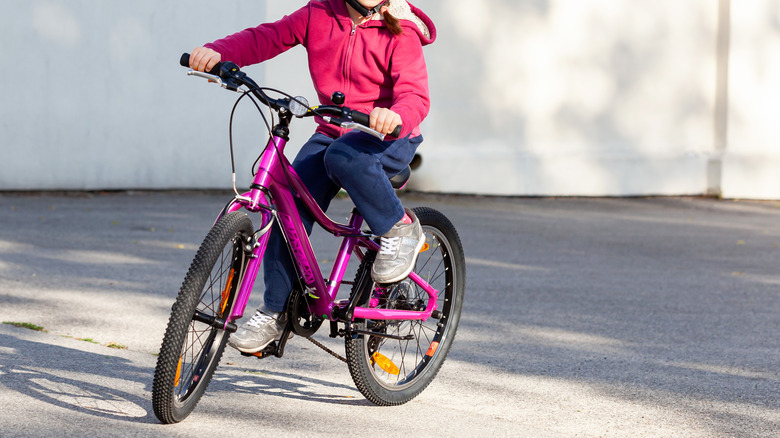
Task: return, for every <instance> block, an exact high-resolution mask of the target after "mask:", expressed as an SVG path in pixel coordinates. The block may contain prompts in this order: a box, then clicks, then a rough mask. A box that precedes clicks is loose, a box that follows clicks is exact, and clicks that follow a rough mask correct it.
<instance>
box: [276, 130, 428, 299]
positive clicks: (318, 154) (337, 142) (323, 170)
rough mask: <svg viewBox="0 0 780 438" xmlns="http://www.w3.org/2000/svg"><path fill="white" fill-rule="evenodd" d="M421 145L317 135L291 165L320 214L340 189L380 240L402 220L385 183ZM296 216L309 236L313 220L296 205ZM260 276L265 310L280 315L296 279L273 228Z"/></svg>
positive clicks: (395, 199) (400, 208)
mask: <svg viewBox="0 0 780 438" xmlns="http://www.w3.org/2000/svg"><path fill="white" fill-rule="evenodd" d="M422 140H423V139H422V136H418V137H414V138H409V137H406V138H401V139H398V140H389V141H382V140H379V139H378V138H376V137H373V136H371V135H368V134H365V133H362V132H359V131H351V132H348V133H347V134H344V135H343V136H341V137H339V138H337V139H332V138H330V137H328V136H326V135H324V134H320V133H316V134H314V135H313V136H312V137H311V138H310V139H309V141H308V142H306V144H304V145H303V147H302V148H301V150H300V152H298V155H297V156H296V157H295V160H294V161H293V163H292V165H293V168H294V169H295V171H296V172H297V173H298V175H299V176H300V177H301V180H303V183H304V184H305V185H306V187H307V188H308V189H309V192H311V194H312V196H313V197H314V199H315V200H316V201H317V204H319V206H320V207H321V208H322V209H323V211H327V209H328V206H329V205H330V201H331V200H333V198H334V197H335V196H336V194H338V192H339V190H340V189H341V188H344V190H346V191H347V193H348V194H349V197H350V198H351V199H352V202H354V203H355V206H356V207H357V209H358V211H359V212H360V214H361V215H362V216H363V218H364V219H365V221H366V224H368V226H369V227H370V228H371V232H372V233H374V234H375V235H378V236H381V235H382V234H385V233H386V232H388V231H389V230H390V228H392V226H393V225H395V224H396V223H397V222H398V221H400V220H401V218H402V217H403V216H404V209H403V206H402V205H401V201H400V200H399V199H398V196H397V195H396V194H395V190H394V189H393V186H392V185H391V184H390V181H389V178H391V177H393V176H395V175H397V174H398V173H400V172H401V171H402V170H404V169H405V168H406V166H408V165H409V163H410V162H411V161H412V158H414V153H415V152H416V151H417V148H418V147H419V146H420V143H422ZM298 211H299V212H300V213H301V219H302V220H303V223H304V225H305V226H306V231H307V232H308V233H309V234H311V231H312V226H313V224H314V218H313V217H312V216H311V215H310V214H309V213H308V212H307V211H306V210H305V208H303V207H302V206H301V204H300V203H299V204H298ZM263 275H264V280H265V297H264V302H265V308H266V309H268V310H270V311H273V312H282V311H284V309H285V307H286V305H287V298H288V297H289V295H290V291H292V287H293V284H296V283H297V281H298V279H297V273H296V269H295V266H294V263H293V261H292V259H291V258H290V253H289V251H288V249H287V245H286V244H285V242H284V239H283V238H282V235H281V231H279V229H278V227H274V228H273V231H272V232H271V236H270V238H269V240H268V247H267V249H266V252H265V257H264V261H263Z"/></svg>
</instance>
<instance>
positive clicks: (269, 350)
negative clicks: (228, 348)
mask: <svg viewBox="0 0 780 438" xmlns="http://www.w3.org/2000/svg"><path fill="white" fill-rule="evenodd" d="M276 352H277V346H276V341H274V342H272V343H271V344H270V345H269V346H267V347H265V348H263V349H262V350H260V351H257V352H255V353H245V352H243V351H239V353H241V355H242V356H246V357H252V356H254V357H256V358H258V359H265V358H266V357H269V356H276Z"/></svg>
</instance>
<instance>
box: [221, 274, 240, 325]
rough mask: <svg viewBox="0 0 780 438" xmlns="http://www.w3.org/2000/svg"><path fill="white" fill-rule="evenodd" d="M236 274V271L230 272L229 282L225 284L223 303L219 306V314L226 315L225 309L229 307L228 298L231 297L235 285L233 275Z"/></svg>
mask: <svg viewBox="0 0 780 438" xmlns="http://www.w3.org/2000/svg"><path fill="white" fill-rule="evenodd" d="M235 273H236V270H235V269H231V270H230V274H228V279H227V282H226V283H225V290H223V291H222V302H221V303H220V304H219V314H220V315H222V314H223V313H225V307H227V303H228V297H230V286H231V285H232V284H233V275H234V274H235Z"/></svg>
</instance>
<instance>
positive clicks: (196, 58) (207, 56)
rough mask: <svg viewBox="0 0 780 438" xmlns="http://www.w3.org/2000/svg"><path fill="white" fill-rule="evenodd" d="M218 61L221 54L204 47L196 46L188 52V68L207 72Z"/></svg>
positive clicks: (220, 58)
mask: <svg viewBox="0 0 780 438" xmlns="http://www.w3.org/2000/svg"><path fill="white" fill-rule="evenodd" d="M220 61H222V55H220V54H219V53H218V52H216V51H214V50H211V49H207V48H205V47H196V48H195V49H193V50H192V53H191V54H190V68H191V69H193V70H197V71H203V72H208V71H210V70H211V69H212V68H214V66H215V65H217V63H218V62H220Z"/></svg>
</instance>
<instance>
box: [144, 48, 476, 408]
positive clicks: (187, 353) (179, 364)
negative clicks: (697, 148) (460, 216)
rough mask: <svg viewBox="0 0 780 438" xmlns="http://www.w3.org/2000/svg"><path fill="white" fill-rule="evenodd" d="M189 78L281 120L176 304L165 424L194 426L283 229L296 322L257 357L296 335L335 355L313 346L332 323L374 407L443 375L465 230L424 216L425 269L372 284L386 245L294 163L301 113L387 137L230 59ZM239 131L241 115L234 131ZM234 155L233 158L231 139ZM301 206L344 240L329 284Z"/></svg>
mask: <svg viewBox="0 0 780 438" xmlns="http://www.w3.org/2000/svg"><path fill="white" fill-rule="evenodd" d="M180 63H181V65H182V66H185V67H187V66H189V55H188V54H186V53H185V54H184V55H182V58H181V60H180ZM187 74H188V75H190V76H196V77H201V78H206V79H208V80H209V81H210V82H215V83H217V84H218V85H220V86H221V87H223V88H225V89H228V90H231V91H236V92H239V93H240V94H241V96H240V97H239V98H238V100H237V101H236V104H235V105H238V102H239V101H241V99H243V98H244V97H247V96H249V98H250V99H251V100H252V101H253V102H254V104H255V106H256V107H257V109H258V110H261V107H260V106H259V104H258V102H260V103H262V104H264V105H265V106H267V107H268V108H269V112H270V113H271V115H272V121H273V114H274V113H275V114H276V116H277V117H278V121H277V122H276V123H275V124H274V126H273V127H271V124H269V123H268V120H267V118H266V116H265V114H264V113H263V111H260V114H261V115H262V117H263V119H264V120H265V123H266V127H267V128H268V129H269V137H270V138H269V141H268V143H267V144H266V146H265V148H264V150H263V152H262V153H261V155H260V156H259V157H258V159H257V161H256V162H255V164H253V170H254V169H255V165H257V167H256V172H254V180H253V182H252V184H251V185H250V188H249V191H248V192H245V193H243V194H239V192H238V190H237V189H236V183H235V180H236V176H235V175H236V173H235V162H234V161H233V191H234V192H235V197H234V198H233V199H231V200H230V202H228V204H227V205H226V206H225V207H224V208H223V210H222V211H221V212H220V213H219V215H218V218H217V220H216V222H215V224H214V225H213V227H212V228H211V230H210V231H209V233H208V234H207V236H206V237H205V239H204V240H203V243H202V244H201V246H200V248H199V249H198V251H197V253H196V255H195V257H194V259H193V261H192V264H191V266H190V268H189V271H188V272H187V274H186V276H185V278H184V282H183V284H182V286H181V289H180V290H179V293H178V296H177V298H176V301H175V303H174V304H173V307H172V310H171V316H170V319H169V321H168V326H167V328H166V331H165V335H164V337H163V341H162V345H161V348H160V354H159V356H158V359H157V365H156V368H155V374H154V382H153V388H152V404H153V407H154V412H155V415H156V416H157V418H158V419H159V420H160V421H161V422H163V423H176V422H179V421H182V420H184V419H185V418H186V417H187V416H188V415H189V414H190V413H191V412H192V411H193V409H194V408H195V406H196V405H197V403H198V401H199V400H200V398H201V396H202V395H203V393H204V392H205V390H206V387H207V386H208V384H209V381H210V380H211V377H212V376H213V374H214V371H215V369H216V367H217V365H218V363H219V361H220V359H221V357H222V354H223V352H224V350H225V346H226V344H227V340H228V337H229V336H230V334H231V333H233V332H235V331H236V330H237V325H236V321H237V320H239V319H240V318H241V317H242V316H243V314H244V310H245V307H246V305H247V302H248V299H249V296H250V294H251V291H252V286H253V284H254V282H255V279H256V277H257V274H258V271H259V268H260V265H261V263H262V258H263V253H264V251H265V248H266V245H267V242H268V237H269V231H270V230H271V229H272V227H273V226H274V225H275V224H277V226H279V228H280V229H281V231H282V234H283V236H284V239H285V241H286V243H287V245H288V247H289V250H290V255H291V256H292V258H293V260H294V265H295V266H296V269H297V273H298V275H299V281H298V284H297V285H296V286H295V287H294V288H293V291H292V293H291V294H290V298H289V300H288V304H287V310H286V320H287V322H286V326H285V328H284V331H283V333H282V336H281V338H280V340H279V341H275V342H273V343H271V344H270V345H269V346H268V347H266V348H265V349H264V350H262V351H260V352H258V353H255V354H253V355H254V356H257V357H258V358H266V357H279V358H281V357H282V355H283V354H284V349H285V346H286V343H287V341H288V339H289V338H290V334H291V333H294V334H296V335H298V336H301V337H304V338H309V339H310V340H311V341H312V342H314V343H315V344H318V345H319V346H320V347H322V348H324V349H325V350H326V351H329V352H330V350H328V349H327V348H326V347H325V346H323V345H322V344H319V343H318V342H317V341H315V340H314V339H312V338H311V336H312V335H313V334H314V333H315V332H317V330H318V329H319V328H320V327H321V326H322V324H323V322H324V321H329V323H330V336H331V337H333V338H335V337H343V338H344V340H345V350H346V354H345V356H346V358H345V359H344V360H345V361H346V362H347V365H348V368H349V372H350V375H351V377H352V379H353V381H354V383H355V386H356V387H357V389H358V390H359V391H360V392H361V393H362V394H363V395H364V396H365V397H366V398H367V399H368V400H370V401H371V402H373V403H375V404H377V405H381V406H392V405H399V404H403V403H406V402H408V401H409V400H411V399H413V398H414V397H416V396H417V395H418V394H420V393H421V392H422V391H423V390H424V389H425V388H426V387H427V386H428V384H429V383H430V382H431V380H432V379H433V378H434V377H435V375H436V374H437V372H438V371H439V369H440V367H441V365H442V363H443V361H444V359H445V357H446V356H447V353H448V352H449V350H450V346H451V345H452V341H453V338H454V336H455V332H456V329H457V326H458V322H459V320H460V314H461V309H462V306H463V297H464V291H465V280H466V271H465V259H464V254H463V247H462V245H461V242H460V238H459V237H458V233H457V231H456V230H455V227H454V226H453V225H452V223H451V222H450V221H449V220H448V219H447V218H446V217H445V216H444V215H443V214H442V213H440V212H438V211H436V210H434V209H431V208H427V207H418V208H415V209H414V212H415V214H416V215H417V217H418V219H419V220H420V222H421V225H422V227H423V229H424V232H425V236H426V242H425V244H424V246H423V248H422V250H421V251H420V254H419V257H418V261H417V264H416V266H415V269H414V270H413V272H412V273H411V274H410V275H409V277H408V278H406V279H404V280H402V281H400V282H397V283H394V284H376V283H374V282H373V281H372V279H371V265H372V262H373V260H374V257H375V255H376V251H377V250H378V249H379V244H378V238H377V236H374V235H372V234H371V233H370V232H368V231H363V230H362V229H361V227H362V223H363V218H362V217H361V216H360V213H359V212H358V211H357V209H356V208H353V209H352V212H351V214H350V217H349V219H348V222H347V223H338V222H334V221H333V220H331V219H330V218H329V217H328V216H327V215H326V214H325V213H324V212H323V211H322V209H321V208H319V206H318V205H317V203H316V201H314V199H313V198H312V196H311V195H310V194H309V192H308V190H307V189H306V187H305V186H304V185H303V183H302V182H301V180H300V177H298V175H297V174H296V173H295V170H294V169H293V168H292V166H291V165H290V163H289V161H288V160H287V159H286V157H285V156H284V148H285V145H286V143H287V141H288V140H289V127H290V122H291V120H292V118H293V117H297V118H303V117H313V116H318V117H321V118H322V119H323V120H325V121H326V122H328V123H332V124H334V125H337V126H341V127H343V128H347V129H358V130H360V131H363V132H366V133H369V134H371V135H375V136H377V137H378V138H381V139H383V138H384V136H383V135H382V134H380V133H379V132H376V131H374V130H372V129H370V128H369V127H368V124H369V119H368V115H367V114H364V113H361V112H359V111H354V110H352V109H350V108H347V107H344V106H343V103H344V95H343V94H342V93H338V92H337V93H334V95H333V96H332V102H333V104H334V105H321V106H315V107H310V106H309V104H308V102H307V101H306V100H305V99H304V98H302V97H292V96H290V95H287V94H285V93H282V92H280V91H278V90H273V89H271V88H264V87H260V86H259V85H257V84H256V83H255V82H254V81H253V80H252V79H251V78H249V77H248V76H247V75H246V73H244V72H242V71H241V70H240V69H239V68H238V66H237V65H236V64H233V63H230V62H223V63H220V64H218V65H217V66H216V67H215V68H214V69H212V70H211V71H210V72H208V73H203V72H198V71H193V70H189V71H188V73H187ZM270 92H272V93H279V94H281V95H282V97H280V98H277V99H274V98H272V97H271V96H269V95H268V94H267V93H270ZM233 110H234V111H235V106H234V108H233ZM232 124H233V118H232V116H231V122H230V126H231V132H232ZM398 132H400V131H397V132H396V133H395V134H396V135H397V133H398ZM230 148H231V158H232V156H233V143H232V134H231V142H230ZM410 173H411V170H410V169H409V168H407V169H406V171H404V172H402V173H401V175H398V176H396V177H393V178H392V179H391V181H392V182H393V186H394V187H396V188H400V187H401V186H402V185H403V184H405V183H406V181H407V180H408V178H409V175H410ZM296 198H297V199H299V200H300V202H301V204H302V205H303V206H304V207H305V208H306V209H307V210H308V211H309V212H310V213H311V214H312V215H313V217H314V218H315V220H316V222H317V223H318V224H319V226H320V227H322V228H323V229H325V230H326V231H328V232H329V233H330V234H332V235H333V236H334V237H336V238H341V245H340V248H339V250H338V253H337V255H336V257H335V259H334V260H335V261H334V263H333V267H332V269H331V273H330V276H329V277H327V278H326V277H324V276H323V273H322V271H321V270H320V268H319V265H318V263H317V259H316V257H315V255H314V251H313V249H312V246H311V243H310V241H309V238H308V234H307V232H306V230H305V228H304V225H303V223H302V222H301V218H300V215H299V212H298V207H297V206H296V202H295V200H296ZM242 210H243V211H242ZM247 212H248V213H253V214H255V215H257V216H259V218H260V224H261V226H259V227H258V228H255V227H254V226H253V224H252V220H251V219H250V217H249V215H248V214H247ZM353 255H354V256H356V257H358V259H359V260H360V265H359V267H358V269H357V273H356V275H355V280H354V281H353V282H348V281H344V279H343V278H344V275H345V273H346V272H347V265H348V263H349V260H350V257H351V256H353ZM349 284H351V286H352V289H351V291H350V295H349V299H342V300H336V295H337V293H338V291H339V288H340V287H341V286H342V285H349ZM242 354H244V355H248V354H246V353H242ZM331 354H334V355H336V354H335V353H333V352H331ZM336 356H337V355H336Z"/></svg>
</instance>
